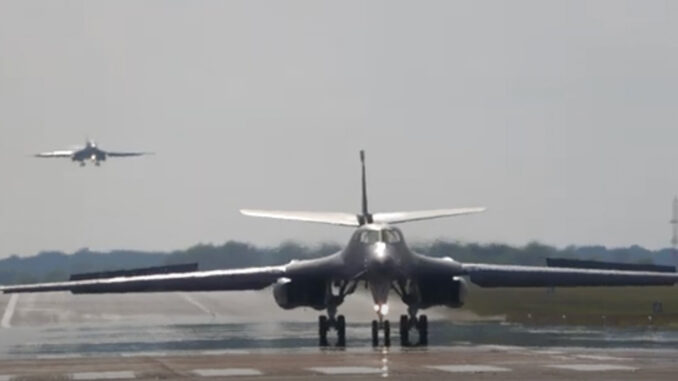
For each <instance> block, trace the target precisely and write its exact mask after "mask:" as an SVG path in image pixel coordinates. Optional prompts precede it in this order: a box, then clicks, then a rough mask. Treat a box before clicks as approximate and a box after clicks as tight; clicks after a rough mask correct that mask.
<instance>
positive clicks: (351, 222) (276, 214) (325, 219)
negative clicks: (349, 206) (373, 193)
mask: <svg viewBox="0 0 678 381" xmlns="http://www.w3.org/2000/svg"><path fill="white" fill-rule="evenodd" d="M240 213H242V214H244V215H246V216H252V217H266V218H277V219H280V220H291V221H303V222H317V223H322V224H331V225H342V226H360V222H359V220H358V216H357V215H355V214H350V213H337V212H296V211H284V210H254V209H242V210H240Z"/></svg>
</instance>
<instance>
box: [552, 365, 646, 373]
mask: <svg viewBox="0 0 678 381" xmlns="http://www.w3.org/2000/svg"><path fill="white" fill-rule="evenodd" d="M546 367H548V368H555V369H564V370H574V371H578V372H609V371H620V370H621V371H627V372H634V371H636V370H638V368H636V367H633V366H626V365H617V364H555V365H546Z"/></svg>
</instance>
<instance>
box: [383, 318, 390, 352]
mask: <svg viewBox="0 0 678 381" xmlns="http://www.w3.org/2000/svg"><path fill="white" fill-rule="evenodd" d="M384 346H385V347H390V346H391V323H389V321H388V320H384Z"/></svg>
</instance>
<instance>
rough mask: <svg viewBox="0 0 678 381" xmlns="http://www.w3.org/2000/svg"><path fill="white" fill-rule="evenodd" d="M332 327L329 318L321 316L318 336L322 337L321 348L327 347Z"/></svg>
mask: <svg viewBox="0 0 678 381" xmlns="http://www.w3.org/2000/svg"><path fill="white" fill-rule="evenodd" d="M329 329H330V325H329V322H328V321H327V316H325V315H321V316H319V317H318V336H319V337H320V342H319V344H320V346H321V347H326V346H327V345H328V343H327V331H329Z"/></svg>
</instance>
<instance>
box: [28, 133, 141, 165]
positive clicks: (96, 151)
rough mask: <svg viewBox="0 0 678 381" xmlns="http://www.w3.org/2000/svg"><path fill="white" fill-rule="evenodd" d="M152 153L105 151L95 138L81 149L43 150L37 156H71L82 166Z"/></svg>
mask: <svg viewBox="0 0 678 381" xmlns="http://www.w3.org/2000/svg"><path fill="white" fill-rule="evenodd" d="M142 155H150V153H148V152H111V151H104V150H102V149H101V148H99V147H98V146H97V144H96V143H95V142H94V141H93V140H87V142H85V146H84V147H83V148H79V149H74V150H73V149H71V150H59V151H50V152H41V153H39V154H37V155H35V157H46V158H51V157H65V158H70V159H71V160H73V161H77V162H79V163H80V166H81V167H84V166H85V162H86V161H87V160H89V161H91V162H92V163H94V165H96V166H99V165H100V164H101V162H102V161H106V159H107V158H109V157H130V156H142Z"/></svg>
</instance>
